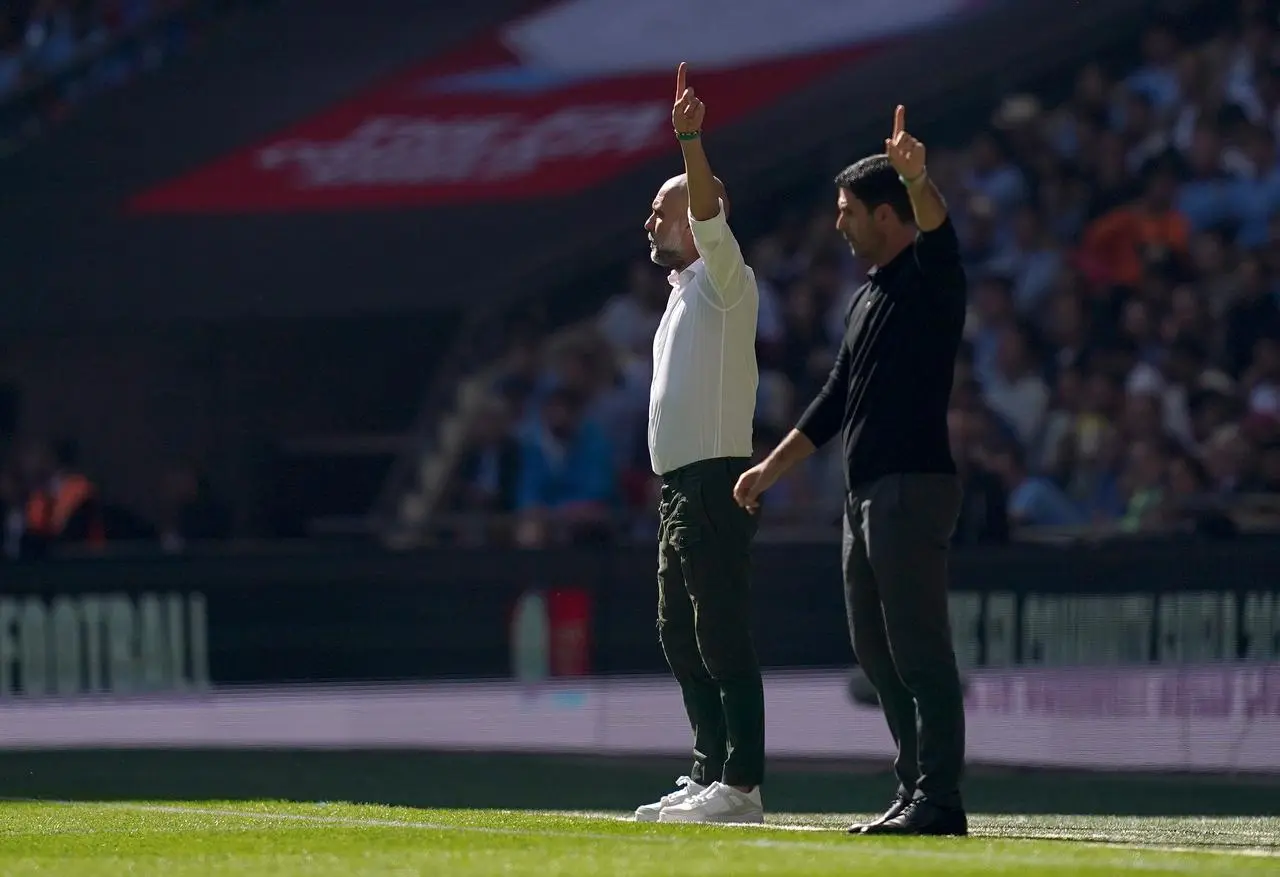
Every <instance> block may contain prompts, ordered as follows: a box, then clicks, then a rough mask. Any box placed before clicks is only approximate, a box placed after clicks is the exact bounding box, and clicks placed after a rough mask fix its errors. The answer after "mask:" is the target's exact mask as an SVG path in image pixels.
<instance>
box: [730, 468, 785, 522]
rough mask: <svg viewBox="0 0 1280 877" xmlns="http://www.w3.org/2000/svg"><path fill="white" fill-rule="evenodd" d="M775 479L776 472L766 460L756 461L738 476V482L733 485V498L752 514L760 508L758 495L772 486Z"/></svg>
mask: <svg viewBox="0 0 1280 877" xmlns="http://www.w3.org/2000/svg"><path fill="white" fill-rule="evenodd" d="M777 480H778V473H777V472H776V471H773V467H771V466H770V465H769V464H768V462H767V461H766V462H764V463H757V464H756V465H755V466H752V467H751V468H750V469H748V470H747V471H746V472H743V473H742V475H741V476H739V477H738V483H737V484H735V485H734V486H733V499H734V501H735V502H736V503H737V504H738V505H740V506H742V507H743V508H744V509H746V510H747V511H749V512H751V513H752V514H754V513H755V512H756V510H757V509H759V508H760V495H761V494H763V493H764V492H765V491H766V490H768V489H769V488H770V487H773V485H774V482H776V481H777Z"/></svg>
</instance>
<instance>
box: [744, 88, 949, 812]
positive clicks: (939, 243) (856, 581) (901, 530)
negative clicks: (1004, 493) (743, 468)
mask: <svg viewBox="0 0 1280 877" xmlns="http://www.w3.org/2000/svg"><path fill="white" fill-rule="evenodd" d="M905 116H906V112H905V110H904V109H903V108H902V107H898V109H897V113H896V115H895V118H894V130H893V137H892V138H890V139H889V140H886V141H885V153H886V154H885V155H873V156H870V157H868V158H864V159H863V160H862V161H859V162H857V163H856V164H854V165H851V166H850V167H848V168H846V169H845V170H844V171H843V172H841V174H840V175H839V176H838V177H837V178H836V185H837V187H838V191H839V195H838V202H837V203H838V207H839V211H840V212H839V218H838V220H837V222H836V226H837V228H838V229H839V230H840V232H841V233H842V234H843V235H844V236H845V238H846V239H847V240H848V241H849V244H850V246H851V247H852V248H853V251H854V252H855V253H856V254H857V255H859V256H861V257H863V258H865V259H867V260H868V261H870V262H871V263H872V264H873V265H874V267H873V268H872V269H871V271H870V272H869V273H868V275H867V282H866V283H864V284H863V285H862V287H861V288H860V289H859V290H858V291H857V293H855V294H854V296H853V300H852V302H851V303H850V306H849V310H848V312H847V315H846V325H847V329H846V332H845V336H844V340H843V342H842V343H841V345H840V353H839V355H838V356H837V358H836V363H835V365H834V366H833V367H832V369H831V374H830V376H829V377H828V378H827V383H826V386H824V387H823V389H822V391H821V392H820V393H819V394H818V396H817V398H816V399H814V401H813V404H811V405H810V406H809V409H808V410H807V411H806V412H805V413H804V415H803V416H802V417H801V418H800V422H799V423H798V424H797V425H796V428H795V429H793V430H792V431H791V433H790V434H789V435H788V436H787V437H786V438H785V439H783V441H782V443H781V444H780V445H778V447H777V448H776V449H774V451H773V452H772V453H771V454H770V455H769V457H768V458H767V459H766V460H765V461H764V462H762V463H760V464H759V465H758V466H755V467H754V468H752V469H750V470H748V471H747V472H746V473H744V474H743V475H742V477H741V478H740V479H739V481H738V483H737V486H736V487H735V489H734V497H735V498H736V499H737V501H738V502H739V504H741V505H742V506H744V507H745V508H747V509H749V510H750V509H754V508H756V507H757V504H758V501H759V497H760V495H761V494H762V493H764V491H766V490H767V489H768V488H769V487H770V486H771V485H773V484H774V483H775V482H776V481H777V480H778V478H779V477H781V476H782V475H783V473H785V472H786V471H787V470H789V469H790V468H791V467H792V466H794V465H795V464H796V463H798V462H800V461H801V460H803V459H804V458H806V457H808V456H809V455H810V454H812V453H813V452H814V451H815V450H816V449H817V448H818V447H820V446H821V445H822V444H824V443H825V442H827V441H828V440H829V439H831V438H833V437H835V435H836V433H840V434H841V435H842V437H843V439H844V451H845V481H846V488H847V490H848V501H847V503H846V505H845V519H844V544H843V554H844V581H845V606H846V609H847V613H848V620H849V632H850V636H851V638H852V640H853V649H854V653H855V654H856V656H857V659H858V663H859V664H860V665H861V667H862V669H863V671H864V672H865V673H866V675H867V678H868V679H869V680H870V681H871V683H872V685H874V686H875V688H876V691H877V692H878V694H879V696H880V703H881V707H882V708H883V710H884V714H885V718H886V719H887V720H888V724H889V731H890V733H891V734H892V735H893V739H894V742H895V744H896V745H897V747H898V757H897V760H896V761H895V762H894V770H895V772H896V773H897V776H898V781H899V786H898V791H897V794H896V795H895V796H894V800H893V802H892V804H891V805H890V807H889V809H888V811H887V812H886V813H885V814H884V815H882V816H880V817H879V818H877V819H875V820H872V821H871V822H868V823H863V824H856V825H854V826H852V827H851V828H850V829H849V830H850V832H851V833H865V834H933V835H962V834H967V833H968V822H967V820H966V817H965V812H964V807H963V804H962V802H961V799H960V788H959V786H960V775H961V772H962V769H963V764H964V701H963V695H962V692H961V687H960V675H959V672H958V671H957V668H956V658H955V652H954V650H953V648H952V645H951V624H950V619H949V618H948V613H947V552H948V546H949V541H950V538H951V534H952V531H953V530H954V528H955V523H956V516H957V514H958V513H959V509H960V502H961V495H962V494H961V488H960V483H959V480H958V478H957V476H956V466H955V462H954V461H953V459H952V456H951V449H950V446H949V442H948V434H947V405H948V400H949V398H950V396H951V384H952V378H953V373H954V363H955V358H956V352H957V350H958V349H959V346H960V337H961V331H962V329H963V326H964V317H965V291H966V281H965V275H964V269H963V268H962V266H961V263H960V247H959V242H958V240H957V239H956V232H955V229H954V228H953V227H952V224H951V221H950V219H949V218H948V217H947V208H946V204H945V203H944V202H943V200H942V196H941V195H940V194H939V193H938V190H937V189H936V188H935V187H934V185H933V183H932V182H930V180H929V178H928V176H927V174H926V172H925V150H924V146H923V145H922V144H921V143H920V142H919V141H918V140H916V139H915V138H914V137H912V136H911V135H910V134H908V133H907V132H906V130H905Z"/></svg>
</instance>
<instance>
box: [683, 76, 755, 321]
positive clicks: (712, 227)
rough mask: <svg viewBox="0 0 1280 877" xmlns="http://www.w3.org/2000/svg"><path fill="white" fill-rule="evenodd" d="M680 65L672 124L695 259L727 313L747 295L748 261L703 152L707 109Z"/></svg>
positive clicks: (720, 185) (723, 193)
mask: <svg viewBox="0 0 1280 877" xmlns="http://www.w3.org/2000/svg"><path fill="white" fill-rule="evenodd" d="M687 74H688V67H687V65H685V64H684V63H683V62H682V63H681V64H680V68H679V70H677V71H676V103H675V106H674V107H673V108H672V110H671V124H672V126H673V127H674V128H675V131H676V139H677V140H679V141H680V150H681V152H683V153H684V173H685V185H686V187H687V189H688V194H689V227H690V229H692V231H693V242H694V245H695V246H697V248H698V255H699V256H701V257H702V261H703V264H704V265H706V269H707V277H708V278H709V279H710V280H711V285H712V286H713V287H714V288H715V290H716V292H717V293H719V295H720V304H721V305H723V306H724V307H726V308H731V307H733V306H735V305H737V304H738V303H739V302H741V301H742V299H743V298H744V297H745V296H746V294H747V293H748V291H749V287H750V284H747V283H745V279H746V270H747V265H746V262H745V261H744V260H743V258H742V248H741V247H739V246H738V241H737V239H736V238H734V236H733V232H732V231H730V230H729V223H728V213H729V199H728V197H727V195H726V193H725V189H724V184H723V183H722V182H720V180H719V179H717V178H716V176H715V175H714V174H713V173H712V172H711V163H710V162H709V161H707V153H706V151H705V150H704V149H703V148H702V122H703V120H704V119H705V118H706V112H707V110H706V106H705V105H704V104H703V103H702V101H701V100H700V99H699V98H698V96H697V95H696V94H694V91H693V89H692V88H689V87H688V84H687V81H686V77H687Z"/></svg>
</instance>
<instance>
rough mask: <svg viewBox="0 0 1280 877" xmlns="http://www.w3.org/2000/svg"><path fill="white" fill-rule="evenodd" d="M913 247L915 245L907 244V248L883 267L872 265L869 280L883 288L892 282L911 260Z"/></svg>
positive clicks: (868, 274)
mask: <svg viewBox="0 0 1280 877" xmlns="http://www.w3.org/2000/svg"><path fill="white" fill-rule="evenodd" d="M913 246H914V243H912V244H907V246H905V247H903V248H902V251H901V252H899V253H898V255H896V256H894V257H893V258H892V259H890V260H889V261H888V262H886V263H885V264H883V265H872V266H871V270H869V271H868V272H867V279H868V280H871V281H874V282H876V283H878V284H880V285H882V286H883V285H884V284H885V283H886V282H888V281H890V280H892V279H893V277H894V275H895V274H897V273H898V272H899V271H900V270H901V269H902V266H903V265H905V264H906V263H907V262H908V261H909V260H910V259H911V250H912V248H913Z"/></svg>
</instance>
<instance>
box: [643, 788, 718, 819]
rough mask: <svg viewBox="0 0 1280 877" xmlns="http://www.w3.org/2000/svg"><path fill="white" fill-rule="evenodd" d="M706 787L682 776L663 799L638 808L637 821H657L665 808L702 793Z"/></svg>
mask: <svg viewBox="0 0 1280 877" xmlns="http://www.w3.org/2000/svg"><path fill="white" fill-rule="evenodd" d="M706 789H707V787H706V786H702V785H699V784H698V783H695V782H694V781H693V780H691V779H689V778H688V777H680V779H678V780H676V790H675V791H674V792H672V793H671V794H670V795H663V796H662V800H661V801H656V802H654V803H652V804H645V805H644V806H643V807H637V808H636V822H657V821H658V814H660V813H661V812H662V811H663V810H664V809H665V808H667V807H673V806H675V805H676V804H681V803H683V802H684V801H687V800H688V799H689V798H692V797H693V796H694V795H700V794H702V793H703V792H705V791H706Z"/></svg>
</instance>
